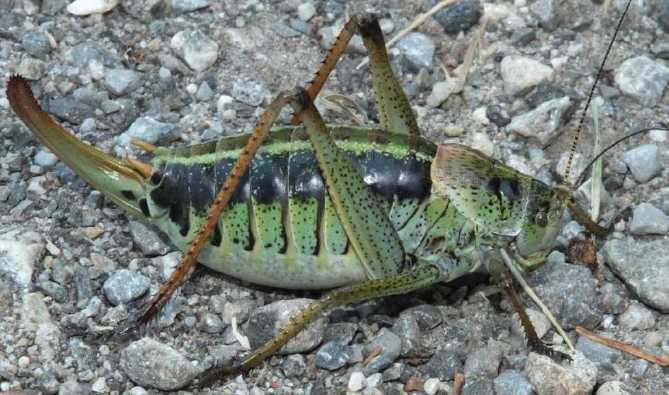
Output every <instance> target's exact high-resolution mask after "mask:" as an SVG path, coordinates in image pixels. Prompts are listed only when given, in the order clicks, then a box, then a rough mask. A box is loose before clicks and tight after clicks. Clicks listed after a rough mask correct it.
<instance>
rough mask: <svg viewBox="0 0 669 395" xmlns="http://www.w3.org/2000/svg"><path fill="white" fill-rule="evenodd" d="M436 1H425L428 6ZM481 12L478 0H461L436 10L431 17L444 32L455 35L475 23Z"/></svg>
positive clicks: (430, 6) (481, 8)
mask: <svg viewBox="0 0 669 395" xmlns="http://www.w3.org/2000/svg"><path fill="white" fill-rule="evenodd" d="M437 2H438V0H426V2H425V3H426V5H427V7H428V8H432V7H433V6H434V5H436V4H437ZM482 14H483V7H482V6H481V2H480V1H479V0H461V1H458V2H457V3H455V4H453V5H451V6H450V7H447V8H446V9H444V10H440V11H438V12H437V13H436V14H434V16H433V18H434V19H435V20H436V21H437V22H439V24H440V25H441V26H442V27H443V28H444V31H445V32H446V33H448V34H451V35H456V34H458V33H460V32H466V31H467V30H469V29H470V28H471V27H472V26H474V25H475V24H477V23H478V21H479V19H480V18H481V15H482Z"/></svg>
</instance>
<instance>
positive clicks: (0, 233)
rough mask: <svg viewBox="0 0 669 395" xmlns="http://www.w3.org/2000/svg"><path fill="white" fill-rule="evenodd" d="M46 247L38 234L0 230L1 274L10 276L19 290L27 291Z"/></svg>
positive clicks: (6, 229) (16, 230)
mask: <svg viewBox="0 0 669 395" xmlns="http://www.w3.org/2000/svg"><path fill="white" fill-rule="evenodd" d="M45 247H46V245H45V243H44V240H43V238H42V236H41V235H40V234H38V233H36V232H32V231H28V232H22V231H21V229H8V228H0V274H4V275H6V276H8V277H9V279H10V280H11V281H13V282H14V283H15V284H16V286H17V287H18V288H20V289H27V288H28V287H29V286H30V282H31V281H32V275H33V270H34V268H35V266H36V265H37V264H38V263H39V260H40V259H41V258H42V255H43V254H44V249H45Z"/></svg>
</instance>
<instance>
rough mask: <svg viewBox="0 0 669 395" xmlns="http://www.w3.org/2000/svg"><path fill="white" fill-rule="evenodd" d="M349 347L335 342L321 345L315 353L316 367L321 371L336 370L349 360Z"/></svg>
mask: <svg viewBox="0 0 669 395" xmlns="http://www.w3.org/2000/svg"><path fill="white" fill-rule="evenodd" d="M351 351H352V350H351V347H350V346H347V345H345V344H341V343H339V342H336V341H331V342H327V343H325V344H323V346H322V347H321V348H320V349H319V350H318V352H317V353H316V359H315V362H316V366H317V367H319V368H321V369H327V370H337V369H339V368H341V367H343V366H344V365H346V363H347V362H348V361H349V360H350V359H351Z"/></svg>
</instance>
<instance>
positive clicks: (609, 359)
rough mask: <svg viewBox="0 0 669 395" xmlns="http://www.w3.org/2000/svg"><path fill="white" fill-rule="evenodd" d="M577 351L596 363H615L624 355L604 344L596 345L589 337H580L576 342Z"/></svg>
mask: <svg viewBox="0 0 669 395" xmlns="http://www.w3.org/2000/svg"><path fill="white" fill-rule="evenodd" d="M576 349H577V350H578V351H580V352H582V353H583V355H585V357H586V358H588V359H589V360H591V361H592V362H596V363H608V364H611V363H614V362H615V361H616V360H618V358H620V356H621V355H622V353H621V352H620V351H618V350H615V349H613V348H609V347H607V346H605V345H603V344H599V343H595V342H593V341H592V340H590V339H588V338H587V337H583V336H579V338H578V341H577V342H576Z"/></svg>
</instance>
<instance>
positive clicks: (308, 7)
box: [297, 3, 316, 22]
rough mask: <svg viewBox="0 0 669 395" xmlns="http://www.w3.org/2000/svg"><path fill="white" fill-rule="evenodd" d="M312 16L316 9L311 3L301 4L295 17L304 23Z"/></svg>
mask: <svg viewBox="0 0 669 395" xmlns="http://www.w3.org/2000/svg"><path fill="white" fill-rule="evenodd" d="M314 15H316V7H314V5H313V4H311V3H302V4H300V5H299V6H298V7H297V16H298V17H299V18H300V19H302V20H303V21H305V22H306V21H308V20H309V19H311V18H312V17H313V16H314Z"/></svg>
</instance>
